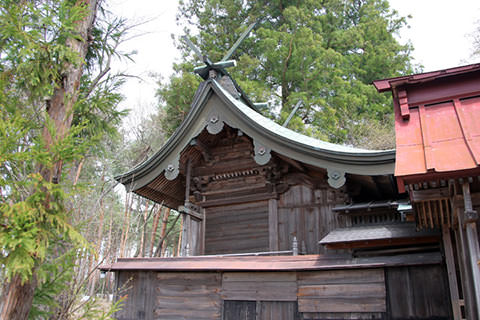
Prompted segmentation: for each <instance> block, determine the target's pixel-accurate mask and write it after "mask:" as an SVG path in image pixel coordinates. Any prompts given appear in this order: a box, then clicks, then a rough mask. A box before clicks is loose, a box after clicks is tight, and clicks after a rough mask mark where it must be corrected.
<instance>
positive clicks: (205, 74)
mask: <svg viewBox="0 0 480 320" xmlns="http://www.w3.org/2000/svg"><path fill="white" fill-rule="evenodd" d="M257 23H258V21H256V22H254V23H252V24H250V25H249V26H248V28H247V29H246V30H245V31H244V32H243V33H242V35H241V36H240V38H238V40H237V41H236V42H235V43H234V44H233V46H232V47H231V48H230V50H228V52H227V53H226V54H225V55H224V56H223V58H222V60H220V61H218V62H212V61H211V60H210V58H209V57H208V56H207V55H204V54H202V52H201V51H200V50H199V49H198V48H197V47H196V46H195V45H194V44H193V43H192V41H190V39H189V38H188V37H187V36H183V39H184V40H185V42H186V43H187V45H188V46H189V47H190V48H191V49H192V50H193V52H195V54H196V55H197V56H198V57H199V58H200V59H201V60H202V61H203V62H204V63H205V65H204V66H200V67H196V68H195V69H194V70H193V71H194V72H195V73H197V74H198V75H199V76H200V77H202V78H203V79H204V80H207V79H208V78H212V77H216V76H220V77H221V76H223V75H225V74H226V71H225V68H228V67H234V66H236V62H235V60H229V59H230V57H231V56H232V54H233V53H234V52H235V50H236V49H237V48H238V46H239V45H240V44H241V43H242V41H243V40H244V39H245V38H246V37H247V36H248V34H249V33H250V32H251V31H252V30H253V28H255V26H256V25H257ZM210 71H214V72H210Z"/></svg>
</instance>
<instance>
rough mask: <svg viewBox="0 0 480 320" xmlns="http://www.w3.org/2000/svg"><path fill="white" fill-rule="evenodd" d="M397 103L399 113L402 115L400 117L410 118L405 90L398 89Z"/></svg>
mask: <svg viewBox="0 0 480 320" xmlns="http://www.w3.org/2000/svg"><path fill="white" fill-rule="evenodd" d="M398 104H399V106H400V114H401V115H402V119H403V120H408V119H410V110H409V107H408V97H407V91H405V90H400V91H398Z"/></svg>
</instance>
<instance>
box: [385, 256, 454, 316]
mask: <svg viewBox="0 0 480 320" xmlns="http://www.w3.org/2000/svg"><path fill="white" fill-rule="evenodd" d="M386 272H387V287H388V307H389V313H390V315H391V319H450V317H451V314H450V305H451V304H450V297H449V293H448V285H447V280H446V279H445V276H446V272H445V271H444V270H443V266H441V265H430V266H416V267H399V268H387V271H386Z"/></svg>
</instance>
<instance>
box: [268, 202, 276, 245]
mask: <svg viewBox="0 0 480 320" xmlns="http://www.w3.org/2000/svg"><path fill="white" fill-rule="evenodd" d="M268 239H269V248H270V251H278V203H277V199H270V200H268Z"/></svg>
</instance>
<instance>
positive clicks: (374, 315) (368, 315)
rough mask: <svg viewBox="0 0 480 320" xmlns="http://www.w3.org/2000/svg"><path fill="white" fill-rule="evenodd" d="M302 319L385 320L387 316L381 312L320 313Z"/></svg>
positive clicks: (306, 314) (303, 314)
mask: <svg viewBox="0 0 480 320" xmlns="http://www.w3.org/2000/svg"><path fill="white" fill-rule="evenodd" d="M302 317H303V319H305V320H318V319H322V320H329V319H332V320H333V319H335V320H346V319H349V320H353V319H355V320H360V319H362V320H364V319H365V320H366V319H369V320H372V319H385V314H384V313H381V312H348V313H346V312H335V313H320V312H305V313H302Z"/></svg>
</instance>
